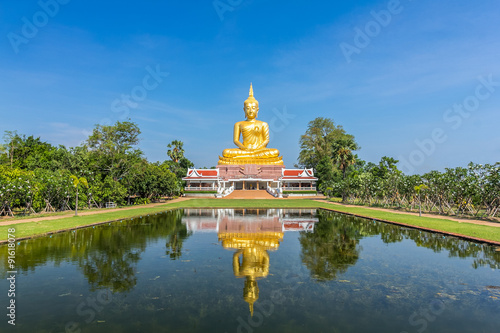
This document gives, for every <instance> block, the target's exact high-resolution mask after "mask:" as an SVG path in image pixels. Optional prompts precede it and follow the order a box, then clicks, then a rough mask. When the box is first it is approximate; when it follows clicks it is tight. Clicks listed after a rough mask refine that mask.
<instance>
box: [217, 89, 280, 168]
mask: <svg viewBox="0 0 500 333" xmlns="http://www.w3.org/2000/svg"><path fill="white" fill-rule="evenodd" d="M243 110H244V111H245V117H246V120H243V121H239V122H237V123H236V124H234V131H233V141H234V144H235V145H236V146H237V147H238V148H229V149H224V151H223V152H222V157H220V156H219V163H218V164H219V165H228V164H264V165H283V158H282V157H281V156H279V155H280V152H279V150H278V149H273V148H267V144H268V143H269V125H268V124H267V123H266V122H264V121H260V120H257V114H258V113H259V102H258V101H257V100H256V99H255V98H254V97H253V88H252V84H250V93H249V96H248V98H247V100H246V101H245V102H244V103H243ZM240 136H242V137H243V142H241V141H240Z"/></svg>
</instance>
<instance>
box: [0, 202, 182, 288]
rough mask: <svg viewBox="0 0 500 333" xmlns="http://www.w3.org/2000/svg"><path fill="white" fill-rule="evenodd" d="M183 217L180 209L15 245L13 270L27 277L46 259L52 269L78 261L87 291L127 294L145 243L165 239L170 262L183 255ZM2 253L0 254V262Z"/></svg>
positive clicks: (2, 256)
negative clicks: (85, 280)
mask: <svg viewBox="0 0 500 333" xmlns="http://www.w3.org/2000/svg"><path fill="white" fill-rule="evenodd" d="M182 215H183V211H182V210H175V211H168V212H165V213H162V214H158V215H152V216H149V217H147V218H135V219H133V220H131V219H128V220H123V221H122V222H116V223H111V224H109V225H108V224H105V225H99V226H96V227H92V228H85V229H79V230H75V231H73V232H65V233H60V234H56V235H53V236H51V237H43V238H36V239H32V240H27V241H23V242H21V243H20V244H19V245H18V246H17V253H16V266H17V268H18V271H20V272H25V273H26V272H28V271H34V270H35V268H36V267H37V266H43V265H45V264H46V263H47V262H49V261H52V262H54V264H55V266H59V265H60V264H61V263H63V262H76V263H78V266H79V267H80V268H81V269H82V272H83V274H84V275H85V277H86V278H87V280H88V282H89V284H90V288H91V290H96V289H100V288H108V289H110V290H112V291H113V292H124V291H129V290H131V289H132V288H133V287H134V286H135V285H136V281H137V278H136V275H135V274H136V265H137V263H138V262H139V261H140V259H141V253H142V252H144V250H145V249H146V246H147V244H148V243H149V242H154V241H156V240H158V239H166V248H167V250H166V252H167V255H170V258H171V259H173V260H175V259H178V258H179V257H180V256H181V255H182V253H181V250H182V245H183V242H184V240H186V239H187V238H188V237H189V236H190V235H191V233H189V232H188V231H187V229H186V226H185V225H184V224H182ZM6 254H7V251H1V253H0V260H2V261H3V262H6V258H5V255H6Z"/></svg>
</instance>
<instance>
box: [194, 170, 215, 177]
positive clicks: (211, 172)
mask: <svg viewBox="0 0 500 333" xmlns="http://www.w3.org/2000/svg"><path fill="white" fill-rule="evenodd" d="M196 171H198V173H199V174H200V175H202V176H203V177H207V176H215V177H217V170H200V169H198V170H196Z"/></svg>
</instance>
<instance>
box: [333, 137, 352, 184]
mask: <svg viewBox="0 0 500 333" xmlns="http://www.w3.org/2000/svg"><path fill="white" fill-rule="evenodd" d="M357 149H358V145H357V144H356V142H355V141H354V139H353V138H351V137H343V138H340V139H338V140H335V141H334V142H333V143H332V150H333V161H334V162H335V163H336V164H337V166H338V168H339V169H340V170H341V171H342V179H345V175H346V171H347V168H348V167H349V166H350V165H353V164H354V163H356V157H355V155H354V154H353V153H352V152H353V151H355V150H357Z"/></svg>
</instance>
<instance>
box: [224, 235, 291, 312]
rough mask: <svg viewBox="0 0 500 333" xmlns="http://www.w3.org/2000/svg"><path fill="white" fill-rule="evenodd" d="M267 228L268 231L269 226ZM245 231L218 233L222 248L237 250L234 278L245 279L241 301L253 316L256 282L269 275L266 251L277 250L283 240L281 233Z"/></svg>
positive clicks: (257, 287)
mask: <svg viewBox="0 0 500 333" xmlns="http://www.w3.org/2000/svg"><path fill="white" fill-rule="evenodd" d="M259 226H260V227H263V226H262V225H259ZM254 227H255V225H254ZM267 227H268V228H267V229H269V226H267ZM264 228H265V227H264ZM236 230H237V229H236ZM245 231H246V232H245ZM245 231H243V232H242V231H241V230H240V231H239V232H219V240H221V241H222V247H223V248H225V249H236V250H237V251H236V252H235V253H234V255H233V272H234V275H235V276H236V277H244V278H246V279H245V286H244V287H243V299H244V300H245V301H246V302H247V303H248V305H249V306H250V313H251V314H252V315H253V304H254V303H255V301H257V299H258V298H259V286H258V285H257V280H258V279H260V278H265V277H266V276H267V275H268V274H269V253H268V252H267V251H269V250H277V249H278V247H279V246H280V240H282V239H283V232H282V231H261V232H248V231H250V230H245ZM240 258H241V260H240Z"/></svg>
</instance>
